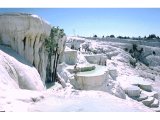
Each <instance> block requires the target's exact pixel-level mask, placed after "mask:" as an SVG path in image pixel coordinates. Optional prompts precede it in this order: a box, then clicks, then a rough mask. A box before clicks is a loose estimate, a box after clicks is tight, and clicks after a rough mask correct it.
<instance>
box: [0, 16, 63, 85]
mask: <svg viewBox="0 0 160 120" xmlns="http://www.w3.org/2000/svg"><path fill="white" fill-rule="evenodd" d="M50 30H51V25H49V24H48V23H47V22H46V21H44V20H42V19H41V18H39V17H38V16H36V15H31V14H24V13H14V14H12V13H7V14H1V15H0V44H5V45H8V46H10V47H11V48H12V49H13V50H15V51H16V52H17V53H18V54H20V55H21V56H23V57H24V58H25V59H26V60H27V61H29V62H30V63H31V64H32V65H33V66H35V67H36V69H37V70H38V72H39V73H40V75H41V78H42V80H43V82H44V81H45V78H46V66H47V61H48V54H47V53H46V51H45V46H44V41H45V39H46V38H47V37H48V36H49V35H50ZM63 42H64V40H60V41H58V43H59V44H60V45H61V46H60V47H62V50H61V51H63V49H64V48H63Z"/></svg>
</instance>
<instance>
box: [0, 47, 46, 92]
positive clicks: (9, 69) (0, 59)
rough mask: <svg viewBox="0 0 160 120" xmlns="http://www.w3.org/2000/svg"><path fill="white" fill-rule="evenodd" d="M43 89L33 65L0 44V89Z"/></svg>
mask: <svg viewBox="0 0 160 120" xmlns="http://www.w3.org/2000/svg"><path fill="white" fill-rule="evenodd" d="M11 89H28V90H44V89H45V88H44V85H43V83H42V81H41V77H40V75H39V73H38V71H37V70H36V69H35V67H33V66H32V64H30V63H29V62H27V61H26V60H25V59H24V57H22V56H20V55H18V54H17V53H16V52H15V51H13V50H12V49H11V48H9V47H5V46H1V45H0V90H11Z"/></svg>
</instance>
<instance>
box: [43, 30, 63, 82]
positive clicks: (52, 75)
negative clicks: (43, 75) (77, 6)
mask: <svg viewBox="0 0 160 120" xmlns="http://www.w3.org/2000/svg"><path fill="white" fill-rule="evenodd" d="M64 36H65V33H64V30H63V29H59V27H52V29H51V32H50V36H49V37H48V38H47V39H46V40H45V47H46V51H47V52H48V60H49V62H48V66H47V72H48V78H47V79H49V80H48V82H55V81H56V73H57V65H58V61H59V52H58V51H59V44H58V41H59V40H60V39H61V38H63V37H64ZM52 56H54V63H53V72H51V67H52V66H51V61H52Z"/></svg>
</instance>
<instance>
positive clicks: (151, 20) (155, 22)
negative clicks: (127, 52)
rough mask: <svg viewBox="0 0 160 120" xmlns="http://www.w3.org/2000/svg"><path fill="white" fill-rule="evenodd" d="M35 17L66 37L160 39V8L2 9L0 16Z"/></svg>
mask: <svg viewBox="0 0 160 120" xmlns="http://www.w3.org/2000/svg"><path fill="white" fill-rule="evenodd" d="M6 12H25V13H32V14H36V15H38V16H40V17H42V18H43V19H45V20H47V21H48V22H49V23H51V24H52V25H53V26H59V27H60V28H63V29H64V31H65V33H66V34H67V35H74V34H76V35H80V36H93V35H94V34H96V35H98V36H100V37H101V36H103V35H104V36H108V35H111V34H113V35H115V36H119V35H121V36H130V37H132V36H135V37H138V36H142V37H144V36H145V35H146V36H148V35H149V34H156V35H158V36H160V9H159V8H8V9H7V8H1V9H0V13H6Z"/></svg>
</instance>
